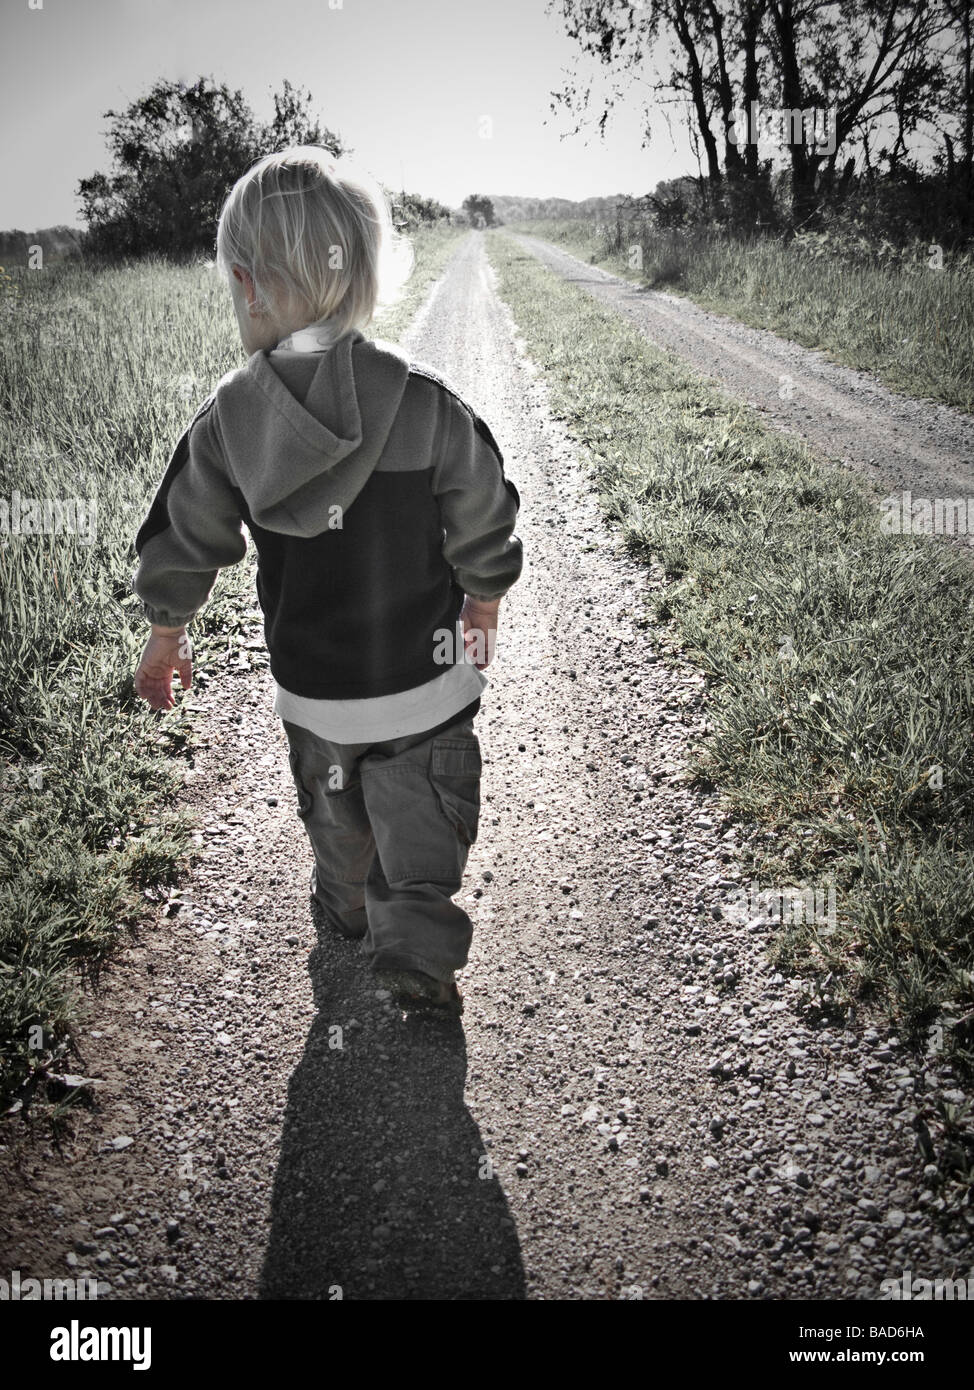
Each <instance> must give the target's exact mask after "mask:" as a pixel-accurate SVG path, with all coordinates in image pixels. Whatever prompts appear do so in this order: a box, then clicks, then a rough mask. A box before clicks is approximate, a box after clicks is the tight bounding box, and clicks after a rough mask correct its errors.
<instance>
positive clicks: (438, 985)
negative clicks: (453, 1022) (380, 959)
mask: <svg viewBox="0 0 974 1390" xmlns="http://www.w3.org/2000/svg"><path fill="white" fill-rule="evenodd" d="M374 975H375V982H376V984H377V985H378V986H379V988H380V989H387V990H388V991H389V993H390V994H391V995H392V997H393V999H395V1001H396V1003H397V1004H398V1005H399V1007H400V1008H402V1009H442V1010H443V1011H444V1012H445V1013H451V1014H462V1013H463V995H462V993H461V992H460V987H459V986H458V984H457V982H456V980H437V979H435V978H434V976H432V975H426V974H424V973H423V971H422V970H376V971H375V972H374Z"/></svg>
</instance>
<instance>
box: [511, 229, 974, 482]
mask: <svg viewBox="0 0 974 1390" xmlns="http://www.w3.org/2000/svg"><path fill="white" fill-rule="evenodd" d="M516 240H517V241H518V242H519V243H520V244H521V245H522V246H523V247H525V249H527V250H530V251H531V252H532V253H533V254H534V255H536V256H537V257H538V258H539V260H541V261H542V262H543V263H544V264H545V265H546V266H547V267H548V268H549V270H552V271H554V273H555V274H556V275H559V276H560V277H562V278H563V279H566V280H570V281H572V283H574V284H578V285H581V286H583V287H584V288H585V290H586V291H587V292H588V293H589V294H591V295H592V296H593V297H594V298H596V299H597V300H598V301H599V302H600V303H602V304H607V305H610V306H611V307H612V308H613V309H615V310H616V311H617V312H618V313H620V314H623V315H625V316H626V317H627V318H629V319H631V320H632V322H633V323H634V324H636V326H637V327H638V328H640V329H641V330H642V331H643V332H644V333H645V334H646V335H647V337H649V338H651V339H652V340H653V342H654V343H656V344H657V345H658V346H660V347H662V348H668V349H670V350H671V351H673V352H675V353H678V354H679V355H680V356H681V357H683V358H685V359H686V360H687V361H689V362H690V364H691V365H692V366H693V367H694V368H695V369H696V370H697V371H698V372H700V373H702V374H703V375H704V376H709V377H711V378H712V379H713V380H715V381H717V382H718V383H719V384H720V385H721V386H722V387H723V388H724V390H725V391H727V392H728V393H729V394H730V395H732V396H735V397H737V398H739V399H741V400H746V401H748V402H749V403H750V404H751V405H753V406H754V407H755V408H756V409H758V410H760V411H761V413H762V415H764V416H765V417H766V419H767V421H768V422H769V423H770V424H773V425H774V426H775V427H776V428H778V429H780V430H783V431H785V432H787V433H790V434H797V435H799V436H800V437H801V438H802V439H805V440H807V442H808V443H809V444H811V445H812V446H813V447H814V448H815V449H816V450H817V451H818V452H819V453H821V454H822V455H824V457H826V458H828V459H831V460H833V461H834V462H836V463H840V464H843V465H844V466H846V467H848V468H853V469H855V470H856V471H857V472H860V473H862V474H863V475H864V476H865V477H866V478H867V479H868V480H869V481H870V482H872V483H873V484H875V486H876V487H877V488H878V489H880V490H881V491H882V492H884V493H890V492H894V491H895V492H898V491H900V490H901V489H903V488H909V489H910V490H911V491H912V492H913V494H914V496H915V497H927V498H934V497H954V496H958V495H963V496H965V497H969V496H972V495H974V418H972V417H971V416H970V415H965V414H964V413H963V412H962V411H959V410H954V409H952V408H951V407H950V406H946V405H939V404H937V403H935V402H932V401H919V400H913V399H911V398H910V397H909V396H901V395H898V394H897V393H896V392H895V391H891V390H889V389H888V388H887V387H885V386H883V385H882V384H881V383H880V382H879V381H877V380H876V378H875V377H873V376H870V374H869V373H868V372H860V371H854V370H853V369H852V368H851V367H843V366H840V365H839V364H838V363H836V362H834V361H832V360H831V358H829V357H828V356H827V355H826V354H825V353H823V352H818V351H815V350H813V349H811V348H805V347H801V346H800V345H799V344H798V343H792V342H788V341H787V339H785V338H779V337H778V336H777V335H776V334H774V333H769V332H766V331H765V330H764V329H761V328H751V327H749V326H748V325H747V324H743V323H738V322H737V320H735V319H732V318H727V317H725V316H724V315H723V314H714V313H710V312H709V311H708V310H706V309H701V308H700V307H699V305H697V304H694V303H693V302H692V300H689V299H685V298H682V297H681V296H679V295H673V294H666V293H664V292H662V291H659V290H650V289H646V288H645V287H643V286H639V285H636V284H634V283H633V282H632V281H630V280H624V279H621V278H620V277H619V276H616V275H611V274H609V272H608V271H605V270H602V269H600V268H599V267H597V266H591V265H587V264H586V263H585V262H584V261H581V260H578V259H577V258H576V257H575V256H571V255H569V254H568V253H567V252H566V251H563V250H562V249H561V248H560V247H557V246H554V245H552V244H551V243H550V242H545V241H541V240H540V239H539V238H537V237H529V236H523V235H517V237H516Z"/></svg>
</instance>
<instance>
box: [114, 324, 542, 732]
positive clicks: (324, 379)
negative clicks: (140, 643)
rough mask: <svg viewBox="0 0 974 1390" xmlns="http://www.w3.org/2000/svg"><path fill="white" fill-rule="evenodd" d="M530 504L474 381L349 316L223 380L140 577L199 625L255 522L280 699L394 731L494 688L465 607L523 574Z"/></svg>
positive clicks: (287, 705)
mask: <svg viewBox="0 0 974 1390" xmlns="http://www.w3.org/2000/svg"><path fill="white" fill-rule="evenodd" d="M285 341H286V342H290V341H291V340H285ZM519 505H520V498H519V496H518V492H517V489H516V487H515V486H514V484H513V482H511V480H510V479H508V478H507V477H506V476H505V472H504V465H503V458H502V456H501V453H500V450H499V449H498V447H497V444H496V442H495V440H494V438H493V436H492V435H491V433H490V430H489V429H488V427H487V425H486V424H485V423H484V421H483V420H482V419H481V418H480V416H479V415H477V413H476V412H475V411H474V410H473V409H472V408H471V407H470V406H469V405H468V404H467V403H466V402H465V401H464V400H463V399H462V398H461V397H460V395H459V394H458V393H457V392H456V391H455V390H454V389H453V388H452V387H451V386H450V385H449V384H448V383H447V382H446V381H445V380H444V379H443V378H442V377H441V376H439V375H437V374H436V373H435V372H433V371H431V370H430V369H429V368H427V367H425V366H423V365H422V364H420V363H415V362H411V361H410V360H409V359H408V358H407V357H406V355H405V354H404V353H402V352H401V351H400V349H398V348H397V347H395V346H393V345H392V344H389V343H385V342H382V341H379V340H374V341H369V340H367V339H366V338H365V337H364V336H363V335H362V334H361V333H358V332H355V331H353V332H351V333H349V334H346V336H345V337H343V338H342V339H340V340H339V341H338V343H337V344H335V345H334V346H333V347H331V348H328V349H327V350H325V351H312V352H301V351H293V350H281V349H278V350H275V351H272V352H266V351H261V352H257V353H254V354H253V356H252V357H251V358H250V360H249V361H248V362H247V364H246V366H244V367H242V368H240V369H238V370H237V371H234V372H230V373H228V374H227V376H225V377H224V378H223V379H222V380H221V381H220V383H219V384H218V386H217V388H216V390H215V391H214V392H213V393H212V394H211V395H210V396H209V397H208V398H207V399H206V401H204V403H203V405H202V406H201V407H200V409H199V410H198V411H197V413H196V415H195V416H194V418H193V420H192V421H191V422H190V424H189V426H188V427H187V429H186V430H185V432H184V433H183V435H182V437H181V438H180V440H179V441H178V443H177V445H176V448H175V450H174V452H173V455H172V457H171V459H170V462H169V466H168V468H167V469H166V473H165V476H164V477H163V480H162V483H161V484H160V487H159V490H158V492H157V493H156V496H155V499H154V501H153V503H152V506H151V508H150V510H149V513H148V515H147V516H146V518H145V521H144V522H143V524H142V526H141V527H140V529H139V532H138V536H137V537H136V550H137V553H138V556H139V567H138V570H137V572H136V575H135V579H134V587H135V591H136V593H137V594H138V595H139V597H140V598H141V599H142V601H143V605H144V607H145V612H146V616H147V617H148V618H149V620H150V621H151V622H155V623H160V624H164V625H166V626H177V625H179V624H181V623H183V622H186V621H188V620H189V619H190V618H191V617H192V616H193V615H194V614H195V613H197V612H198V611H199V609H200V608H201V607H202V606H203V604H204V603H205V602H206V600H207V598H208V597H209V594H210V592H211V590H212V588H213V584H214V582H215V580H216V576H217V573H218V571H219V570H220V568H222V567H223V566H224V565H229V564H235V563H237V562H238V561H239V560H241V559H242V558H243V556H244V554H245V553H246V548H247V543H246V539H245V536H244V530H243V528H244V527H246V528H247V530H248V531H249V533H250V535H251V537H252V539H253V541H254V544H255V546H256V549H257V592H258V597H259V599H260V604H261V607H262V609H263V612H264V630H265V636H266V640H267V646H268V651H269V653H270V662H271V672H272V674H273V676H274V678H275V680H276V681H277V683H278V688H279V690H278V700H277V702H276V703H277V708H278V712H279V713H281V715H282V717H283V718H286V719H287V718H290V719H292V722H295V723H303V724H305V725H306V726H307V727H311V728H314V729H315V730H316V732H319V733H321V734H322V735H323V736H325V737H331V738H334V739H335V740H336V741H341V742H359V741H364V739H372V738H381V737H386V738H391V737H397V736H399V734H402V733H409V732H417V731H419V730H422V729H423V728H432V727H433V726H434V725H439V724H441V723H443V722H445V721H446V720H447V719H448V718H449V717H450V716H451V715H454V716H457V715H459V714H460V713H465V712H466V711H467V708H468V706H470V704H471V702H474V703H475V702H476V700H477V698H478V697H479V693H480V690H481V689H482V688H483V686H484V685H485V684H486V681H485V679H484V677H483V676H482V675H480V673H479V672H477V671H476V669H475V667H473V666H472V665H470V664H469V663H468V662H466V661H464V659H463V649H462V642H460V641H459V640H458V635H459V629H458V617H459V611H460V607H461V605H462V602H463V596H464V593H468V594H471V595H474V596H477V597H482V598H497V597H500V596H501V595H502V594H504V593H506V592H507V590H508V589H509V588H510V587H511V585H512V584H513V583H514V582H515V581H516V580H517V578H518V577H519V575H520V573H521V567H522V548H521V542H520V540H519V539H518V537H517V536H516V535H515V534H514V525H515V523H516V518H517V513H518V508H519ZM407 726H408V727H407ZM357 735H361V737H358V736H357Z"/></svg>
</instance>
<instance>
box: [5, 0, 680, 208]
mask: <svg viewBox="0 0 974 1390" xmlns="http://www.w3.org/2000/svg"><path fill="white" fill-rule="evenodd" d="M34 3H35V4H38V5H39V6H40V8H28V6H27V4H26V3H22V4H20V3H18V4H17V7H16V8H14V4H15V0H3V4H2V7H0V27H2V37H3V40H4V42H3V47H2V51H0V77H2V82H0V113H2V117H3V120H2V124H0V129H2V131H3V134H2V135H0V150H2V152H3V155H4V158H5V162H6V166H7V168H8V171H9V177H8V179H7V180H6V181H5V185H4V189H3V192H2V194H0V227H3V228H4V229H5V230H23V231H34V230H37V231H40V230H46V229H49V228H52V227H58V226H63V227H68V228H71V229H73V230H78V231H80V230H83V229H84V223H83V220H82V218H81V215H80V203H79V199H78V197H77V185H78V182H79V180H80V179H82V178H88V177H90V176H91V175H92V174H94V173H95V172H96V171H97V172H103V173H109V172H110V171H111V164H110V158H109V151H108V147H107V142H106V139H105V132H106V130H107V128H108V121H107V120H106V117H105V113H106V112H107V111H108V110H114V111H124V110H125V109H126V108H127V107H128V106H129V105H130V104H131V103H132V102H134V101H136V100H138V99H140V98H141V97H143V96H144V95H146V94H147V92H148V90H149V89H150V88H151V86H152V85H153V84H154V83H155V82H157V81H160V80H162V79H169V80H173V81H185V82H187V84H190V85H191V84H192V83H193V82H195V81H197V80H198V79H199V78H200V77H211V78H212V79H213V80H214V81H215V82H216V83H217V84H220V83H225V84H226V85H227V86H228V87H229V88H230V89H231V90H232V91H236V90H238V89H239V90H240V91H242V93H243V96H244V99H245V100H246V101H247V103H248V105H249V106H250V107H251V109H252V110H253V112H254V115H255V116H256V118H257V119H258V120H261V121H265V120H269V119H270V118H271V117H272V115H273V93H274V92H279V91H280V90H281V89H282V86H283V82H284V78H285V77H287V79H288V80H289V81H290V82H291V83H292V85H293V86H294V87H295V88H296V89H298V90H299V91H300V92H302V93H303V92H306V91H310V93H311V97H312V101H311V103H310V106H311V111H312V113H313V116H315V117H317V118H318V119H319V120H320V121H321V123H322V125H323V126H325V127H327V128H328V129H330V130H332V131H333V132H334V133H335V134H336V135H338V136H339V137H340V138H341V139H342V140H343V141H344V142H345V143H346V144H347V145H348V146H349V147H350V149H351V153H350V155H349V158H350V160H351V162H353V163H356V164H360V165H361V166H362V167H364V168H365V169H367V170H368V171H369V172H370V173H372V174H373V175H374V176H375V177H376V178H377V179H378V180H379V181H380V182H381V183H382V184H384V185H385V186H386V187H387V188H389V189H391V190H399V189H404V190H405V191H407V192H410V193H415V194H420V195H422V196H424V197H429V198H435V199H436V200H437V201H439V202H442V203H444V204H445V205H446V206H449V207H451V208H459V207H460V205H461V204H462V202H463V200H464V198H466V197H467V196H468V195H469V194H471V193H480V192H481V190H482V189H484V188H488V187H493V188H506V189H508V190H509V191H508V192H505V193H494V194H491V193H484V194H483V195H482V196H485V197H491V198H507V197H510V198H518V197H520V198H541V199H544V198H564V199H566V200H567V201H569V202H576V203H577V202H583V201H585V200H586V199H588V198H604V197H616V196H620V190H621V189H627V190H628V191H630V192H637V191H639V192H645V191H649V190H650V189H652V188H654V187H655V186H656V184H657V183H658V182H659V181H660V180H661V179H669V178H675V177H679V176H680V175H683V174H688V173H692V172H693V171H694V167H695V162H694V160H693V157H692V154H691V152H690V146H689V139H688V135H687V132H686V130H685V128H683V127H679V126H678V127H677V128H676V130H675V132H674V136H675V140H674V138H671V135H670V134H669V133H668V131H667V129H666V127H665V122H664V121H663V118H662V113H661V110H659V109H657V110H656V111H655V112H654V113H653V117H652V119H651V120H650V125H651V127H652V130H653V136H652V143H651V145H650V146H649V147H648V148H642V139H643V129H644V125H645V124H646V120H645V118H644V115H643V111H642V107H643V102H642V101H640V100H636V99H635V98H633V97H631V96H630V97H627V99H626V100H623V101H621V102H620V103H619V104H618V106H617V107H616V109H615V111H614V112H613V114H612V115H611V116H610V117H609V120H608V122H607V125H606V138H605V139H600V137H599V136H598V134H597V133H596V132H595V130H594V127H586V128H585V129H583V131H581V132H580V133H579V134H578V135H569V134H568V131H569V130H570V128H571V124H572V123H571V121H570V119H569V118H568V117H567V116H566V115H564V114H559V115H555V114H553V113H552V112H551V111H550V110H549V109H548V108H549V105H550V103H551V100H552V97H551V93H552V92H553V91H555V90H557V89H558V88H559V87H560V86H561V85H562V84H563V82H564V80H565V78H566V77H567V75H568V73H569V71H570V70H571V65H572V64H573V63H574V60H575V59H576V58H578V59H579V60H580V64H581V66H580V67H579V69H578V70H579V73H580V75H581V74H584V77H585V80H586V82H587V81H588V79H589V77H591V86H592V90H593V93H597V92H598V91H600V90H602V88H601V86H600V74H599V73H598V71H597V69H596V67H595V64H594V62H593V60H590V59H584V58H583V56H582V55H581V49H580V47H579V45H578V44H577V43H575V42H574V41H572V40H571V39H569V38H568V36H567V34H566V32H565V28H564V23H563V21H561V19H560V18H559V15H558V14H557V13H556V12H554V11H553V10H551V8H550V3H549V0H496V3H495V4H494V5H492V6H491V7H489V9H485V8H484V7H483V6H482V5H481V4H479V3H477V4H476V5H474V4H473V2H472V0H465V3H457V0H414V3H413V4H412V5H411V6H410V7H409V8H408V10H407V9H405V8H404V7H403V6H402V5H400V4H398V3H396V0H330V3H329V4H328V5H324V4H323V3H320V0H280V4H279V5H278V7H277V8H276V9H275V13H274V18H273V22H272V24H271V25H270V26H268V20H267V15H266V10H265V9H264V8H263V6H262V5H260V4H259V3H258V0H239V2H238V3H233V0H207V3H205V4H202V5H201V4H200V3H199V0H152V4H151V6H150V5H149V4H148V3H147V0H89V3H88V4H86V5H85V6H84V9H83V10H82V9H81V8H80V7H79V8H77V9H74V8H71V6H70V5H69V3H68V0H34ZM376 32H378V33H381V35H382V41H381V42H380V43H379V44H376V43H375V40H374V35H375V33H376ZM251 34H256V35H258V36H259V42H256V43H251V42H249V41H248V36H249V35H251ZM321 55H326V56H325V57H322V56H321ZM363 74H366V75H365V76H363ZM383 93H388V94H389V95H388V97H385V98H384V97H383V95H381V94H383ZM66 113H69V115H70V119H69V120H67V121H66V120H65V114H66ZM485 122H486V125H485ZM485 130H486V131H487V132H488V133H486V134H485V133H484V132H485ZM430 132H436V135H437V137H438V138H437V139H436V140H431V139H430V138H429V137H430ZM539 187H545V188H547V189H549V190H550V191H547V192H539V191H538V189H539Z"/></svg>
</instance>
